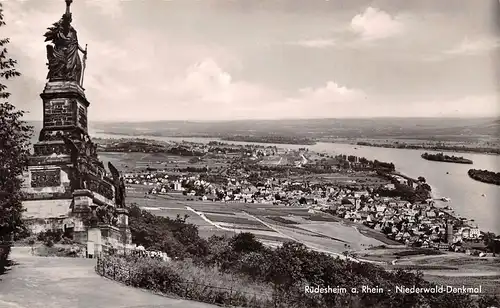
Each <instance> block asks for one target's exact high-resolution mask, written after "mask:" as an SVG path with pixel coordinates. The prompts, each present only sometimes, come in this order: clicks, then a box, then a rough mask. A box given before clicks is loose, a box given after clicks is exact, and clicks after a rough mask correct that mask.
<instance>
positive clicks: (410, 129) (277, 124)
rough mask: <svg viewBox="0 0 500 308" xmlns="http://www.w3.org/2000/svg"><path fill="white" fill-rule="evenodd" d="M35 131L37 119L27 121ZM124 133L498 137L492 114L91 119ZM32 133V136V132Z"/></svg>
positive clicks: (99, 127)
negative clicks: (471, 116)
mask: <svg viewBox="0 0 500 308" xmlns="http://www.w3.org/2000/svg"><path fill="white" fill-rule="evenodd" d="M32 125H35V127H37V128H38V129H37V131H39V129H40V128H41V122H37V123H33V124H32ZM93 130H98V131H103V132H106V133H115V134H125V135H150V136H183V137H187V136H206V137H226V136H231V135H253V136H259V135H282V136H300V137H304V138H401V139H404V138H412V139H422V140H435V139H436V138H438V139H442V140H457V139H463V140H467V139H469V138H474V139H475V138H481V137H483V138H484V137H492V138H498V136H499V133H500V119H498V118H478V119H459V118H372V119H314V120H312V119H300V120H241V121H224V122H222V121H221V122H215V121H214V122H195V121H157V122H91V131H93ZM36 137H37V136H36Z"/></svg>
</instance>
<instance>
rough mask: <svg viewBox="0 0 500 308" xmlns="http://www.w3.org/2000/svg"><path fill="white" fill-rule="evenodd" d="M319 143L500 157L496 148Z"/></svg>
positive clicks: (328, 140) (354, 141)
mask: <svg viewBox="0 0 500 308" xmlns="http://www.w3.org/2000/svg"><path fill="white" fill-rule="evenodd" d="M319 141H321V142H331V143H344V144H352V145H360V146H368V147H377V148H389V149H408V150H428V151H445V152H455V153H478V154H489V155H500V150H499V149H497V148H494V147H479V146H478V147H466V146H452V145H450V146H446V145H427V144H407V143H399V142H398V141H394V142H390V143H376V142H367V141H359V140H358V139H356V140H345V139H342V140H337V139H334V140H331V139H326V140H323V139H319Z"/></svg>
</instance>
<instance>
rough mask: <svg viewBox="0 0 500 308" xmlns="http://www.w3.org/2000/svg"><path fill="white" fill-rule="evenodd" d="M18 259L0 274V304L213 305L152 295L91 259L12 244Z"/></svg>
mask: <svg viewBox="0 0 500 308" xmlns="http://www.w3.org/2000/svg"><path fill="white" fill-rule="evenodd" d="M11 257H12V259H13V260H14V261H15V262H16V263H18V265H16V266H14V267H13V268H12V270H11V271H9V272H7V273H6V274H5V275H2V276H0V307H2V308H100V307H106V308H167V307H168V308H170V307H172V308H213V307H216V306H212V305H208V304H203V303H198V302H193V301H187V300H181V299H171V298H167V297H162V296H159V295H154V294H152V293H150V292H147V291H143V290H140V289H136V288H132V287H127V286H125V285H122V284H119V283H117V282H114V281H111V280H109V279H105V278H102V277H100V276H98V275H97V274H96V273H95V272H94V265H95V260H91V259H75V258H56V257H50V258H45V257H33V256H30V255H29V248H14V249H13V251H12V255H11Z"/></svg>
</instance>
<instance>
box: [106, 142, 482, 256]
mask: <svg viewBox="0 0 500 308" xmlns="http://www.w3.org/2000/svg"><path fill="white" fill-rule="evenodd" d="M106 143H107V145H102V144H101V145H100V146H101V150H102V151H103V152H107V151H117V152H121V151H123V152H129V150H125V149H124V148H123V147H124V146H125V145H126V147H127V148H128V146H129V145H130V144H129V143H127V142H125V143H123V142H122V143H119V142H114V143H109V141H106ZM131 144H132V145H137V144H136V142H131ZM146 144H147V145H148V146H145V145H146ZM151 144H154V142H149V143H148V142H143V143H142V148H140V149H138V148H135V149H134V151H140V152H149V153H151V152H153V153H158V152H160V151H161V150H160V149H161V146H151ZM166 148H168V150H165V151H166V152H168V153H176V154H177V153H183V154H184V155H188V156H189V157H193V158H195V159H194V161H195V162H198V163H200V164H201V165H200V166H203V167H198V168H197V167H191V168H189V167H186V168H184V169H183V168H174V169H168V168H161V167H160V168H152V167H151V166H150V165H147V166H146V167H145V168H144V170H141V171H139V172H138V171H135V172H128V173H124V178H125V182H126V185H127V189H128V190H134V187H136V186H143V187H147V188H148V190H147V191H146V192H145V194H144V198H148V197H149V196H150V195H166V194H169V195H171V196H172V195H178V196H179V197H181V196H182V197H183V198H186V200H191V201H196V200H198V201H212V202H219V203H221V202H222V203H226V204H227V205H228V206H230V205H231V204H232V203H246V204H275V205H284V206H289V207H306V208H308V209H309V211H311V212H322V213H328V214H331V215H333V216H334V217H336V218H339V219H341V220H343V221H349V222H352V223H355V224H360V225H364V226H366V227H368V228H370V229H373V230H374V231H378V232H380V233H381V234H384V235H385V236H386V238H387V240H388V241H389V242H388V243H396V242H397V243H401V244H404V245H407V246H411V247H422V248H435V249H440V250H447V251H455V252H464V253H467V254H472V255H477V256H485V255H486V254H485V253H484V252H483V251H481V249H474V247H479V248H480V247H481V246H482V245H483V244H482V240H483V233H482V232H481V231H480V229H479V228H478V226H477V225H475V224H473V223H470V222H467V221H466V220H465V219H463V218H462V219H459V218H456V217H454V216H453V215H452V213H453V212H452V211H451V209H450V208H449V207H448V206H440V207H438V206H436V202H440V201H442V200H435V199H433V198H432V197H431V192H430V190H431V188H430V186H429V185H427V184H426V183H425V179H424V178H422V177H419V179H417V180H415V179H410V178H408V177H406V176H404V175H400V174H397V173H396V172H395V171H394V165H392V164H390V163H383V162H377V163H375V164H374V162H371V161H368V160H367V159H365V158H358V157H352V156H347V157H346V156H345V155H338V156H335V157H331V156H327V155H324V154H318V153H312V152H309V151H307V150H306V149H299V150H283V149H278V148H276V147H274V146H268V147H265V146H248V145H245V146H241V145H229V144H224V143H219V142H211V143H210V144H196V143H188V142H184V143H180V144H175V145H174V146H170V147H166ZM172 149H174V150H172ZM207 156H211V157H213V158H218V157H223V159H225V160H226V163H227V165H226V166H225V168H214V169H212V168H211V167H210V165H208V164H206V165H203V163H204V162H203V159H202V158H201V157H207ZM193 158H191V159H190V162H193ZM285 161H286V162H285ZM272 162H274V164H272ZM205 163H207V162H205ZM167 164H168V165H171V164H175V160H172V161H170V162H168V163H167ZM377 164H378V165H380V166H382V167H381V168H378V167H377ZM165 165H166V164H165ZM271 165H272V166H271ZM384 167H387V168H385V169H384ZM187 170H194V171H198V172H183V171H187ZM200 171H201V172H200ZM324 173H340V174H343V175H345V176H346V179H345V180H344V181H342V183H340V182H332V181H325V180H324V179H321V175H323V174H324ZM356 176H361V177H365V179H366V178H367V177H366V176H368V177H370V178H372V181H371V182H370V181H368V182H366V181H365V183H363V184H360V182H363V181H364V180H363V179H361V180H360V179H358V180H353V179H355V178H356ZM377 177H380V178H381V181H380V182H377V180H374V181H373V178H377ZM399 189H403V190H408V191H412V192H413V194H415V192H418V191H424V195H421V196H420V198H418V196H417V198H416V199H415V198H414V197H411V196H410V198H406V199H410V200H411V199H414V200H412V201H408V200H405V198H401V196H398V194H397V190H399ZM467 243H468V244H470V245H464V244H467Z"/></svg>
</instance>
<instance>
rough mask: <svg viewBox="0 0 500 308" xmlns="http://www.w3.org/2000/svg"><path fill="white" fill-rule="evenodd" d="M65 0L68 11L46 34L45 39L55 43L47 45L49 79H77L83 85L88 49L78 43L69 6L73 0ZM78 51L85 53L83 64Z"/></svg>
mask: <svg viewBox="0 0 500 308" xmlns="http://www.w3.org/2000/svg"><path fill="white" fill-rule="evenodd" d="M65 1H66V13H64V14H63V16H62V18H61V19H60V20H59V21H58V22H56V23H54V24H53V25H52V26H51V27H50V28H48V31H47V33H45V34H44V36H45V41H46V42H48V41H50V42H51V43H52V44H53V45H47V59H48V67H49V72H48V74H47V79H49V81H56V80H63V81H76V82H77V83H79V84H80V85H81V84H82V81H83V80H82V78H83V71H84V69H85V60H86V58H87V49H86V48H85V49H83V48H82V47H81V46H80V45H79V44H78V37H77V35H76V30H75V29H74V28H73V27H72V26H71V21H72V17H71V12H70V10H69V8H70V5H71V3H72V2H73V0H65ZM78 51H81V52H82V53H83V64H82V60H81V59H80V55H79V54H78Z"/></svg>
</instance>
